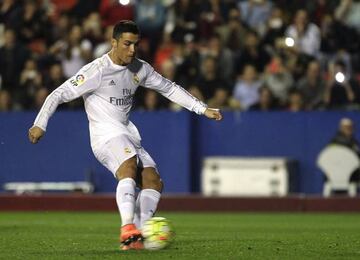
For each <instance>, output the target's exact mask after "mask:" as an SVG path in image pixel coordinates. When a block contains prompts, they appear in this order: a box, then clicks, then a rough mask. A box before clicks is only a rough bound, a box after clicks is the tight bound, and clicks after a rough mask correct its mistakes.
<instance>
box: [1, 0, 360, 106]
mask: <svg viewBox="0 0 360 260" xmlns="http://www.w3.org/2000/svg"><path fill="white" fill-rule="evenodd" d="M120 2H126V1H118V0H2V1H0V3H1V6H0V111H13V110H29V109H39V108H40V107H41V105H42V103H43V102H44V100H45V98H46V96H47V95H48V94H49V93H50V92H51V91H52V90H54V89H55V88H56V87H58V86H59V85H60V84H61V83H62V82H64V81H65V80H66V79H67V78H69V77H71V76H72V75H74V74H76V72H77V71H78V70H79V69H80V68H81V67H82V66H83V65H85V64H86V63H88V62H90V61H92V60H93V59H95V58H97V57H100V56H101V55H103V54H105V53H106V52H108V51H109V50H110V47H111V46H110V39H111V36H112V34H111V32H112V25H113V24H115V23H116V22H117V21H119V20H122V19H131V20H134V21H136V22H137V24H138V25H139V27H140V30H141V34H142V35H141V37H142V40H141V42H140V44H139V47H138V48H139V49H138V57H139V58H141V59H144V60H146V61H148V62H149V63H151V64H152V65H153V66H154V67H155V69H156V70H157V71H158V72H160V73H161V74H162V75H164V76H165V77H167V78H169V79H170V80H172V81H175V82H176V83H178V84H179V85H181V86H182V87H184V88H185V89H187V90H188V91H189V92H191V93H192V94H193V95H194V96H196V97H198V98H199V99H201V100H203V101H206V102H207V103H209V105H210V106H214V107H219V108H222V109H224V110H227V109H228V110H256V111H269V110H285V111H294V112H296V111H311V110H331V109H343V110H358V109H360V84H359V82H360V51H359V50H360V46H359V45H360V1H359V0H293V1H285V0H271V1H270V0H222V1H221V0H177V1H175V0H137V1H135V0H130V4H128V5H123V4H121V3H120ZM136 98H137V99H136V100H137V102H136V108H138V109H145V110H157V109H172V110H177V109H180V108H179V107H178V106H176V105H175V104H172V103H169V102H168V101H167V100H165V99H164V98H163V97H161V96H160V95H159V94H157V93H156V92H153V91H151V90H146V89H143V88H142V90H140V91H138V94H137V97H136ZM81 107H82V100H80V99H79V100H76V101H74V102H70V103H69V104H66V105H63V106H62V108H63V109H79V108H81Z"/></svg>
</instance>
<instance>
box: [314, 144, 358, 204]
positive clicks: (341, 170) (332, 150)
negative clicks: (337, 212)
mask: <svg viewBox="0 0 360 260" xmlns="http://www.w3.org/2000/svg"><path fill="white" fill-rule="evenodd" d="M317 165H318V167H319V168H320V169H321V170H322V171H323V172H324V174H325V175H326V177H327V181H326V182H325V183H324V187H323V195H324V196H325V197H329V196H330V195H331V193H332V191H341V190H343V191H347V192H348V195H349V196H351V197H354V196H356V193H357V183H356V182H350V177H351V174H352V173H353V172H354V171H355V170H356V169H358V168H359V167H360V160H359V158H358V156H357V154H356V153H355V152H354V151H353V150H351V149H350V148H347V147H345V146H342V145H335V144H334V145H329V146H327V147H325V148H324V149H323V150H322V151H321V152H320V154H319V156H318V159H317Z"/></svg>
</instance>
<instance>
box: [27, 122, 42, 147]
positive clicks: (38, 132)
mask: <svg viewBox="0 0 360 260" xmlns="http://www.w3.org/2000/svg"><path fill="white" fill-rule="evenodd" d="M44 133H45V131H44V130H42V129H41V128H40V127H38V126H33V127H31V128H30V129H29V140H30V142H31V143H33V144H36V143H37V142H39V140H40V138H41V137H42V136H43V135H44Z"/></svg>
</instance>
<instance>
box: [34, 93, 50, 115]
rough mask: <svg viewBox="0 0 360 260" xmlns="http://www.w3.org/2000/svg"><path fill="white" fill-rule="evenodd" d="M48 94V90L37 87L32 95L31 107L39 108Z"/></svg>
mask: <svg viewBox="0 0 360 260" xmlns="http://www.w3.org/2000/svg"><path fill="white" fill-rule="evenodd" d="M48 95H49V91H48V90H47V89H46V88H39V89H38V90H37V91H36V92H35V95H34V97H33V103H32V107H31V108H32V109H35V110H37V111H38V110H40V108H41V106H42V105H43V104H44V102H45V99H46V97H47V96H48Z"/></svg>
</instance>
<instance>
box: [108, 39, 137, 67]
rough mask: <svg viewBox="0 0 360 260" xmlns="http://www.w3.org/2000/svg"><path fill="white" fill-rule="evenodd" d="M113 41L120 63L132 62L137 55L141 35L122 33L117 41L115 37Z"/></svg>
mask: <svg viewBox="0 0 360 260" xmlns="http://www.w3.org/2000/svg"><path fill="white" fill-rule="evenodd" d="M112 41H113V42H112V45H113V50H114V53H115V55H116V58H117V60H118V62H119V64H120V65H127V64H130V63H131V62H132V60H133V59H134V58H135V55H136V48H137V45H138V43H139V35H138V34H133V33H122V34H121V37H120V38H119V39H118V40H117V41H116V40H115V39H113V40H112Z"/></svg>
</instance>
